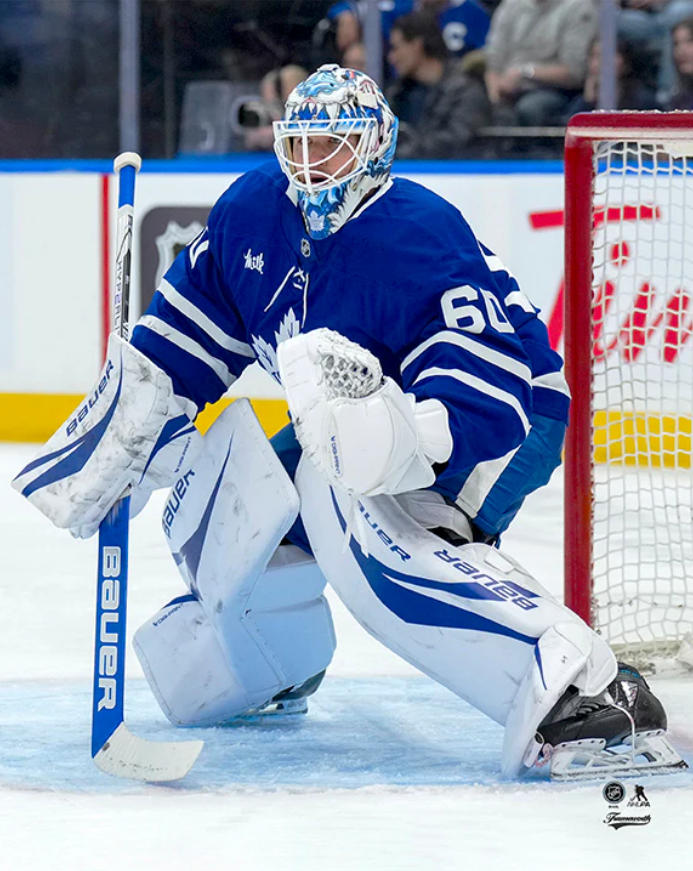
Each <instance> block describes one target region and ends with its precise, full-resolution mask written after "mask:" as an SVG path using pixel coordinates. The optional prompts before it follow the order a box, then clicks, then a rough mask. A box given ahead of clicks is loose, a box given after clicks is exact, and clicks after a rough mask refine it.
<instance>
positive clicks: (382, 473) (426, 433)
mask: <svg viewBox="0 0 693 871" xmlns="http://www.w3.org/2000/svg"><path fill="white" fill-rule="evenodd" d="M277 359H278V362H279V374H280V377H281V380H282V384H283V385H284V389H285V390H286V397H287V401H288V404H289V410H290V411H291V416H292V418H293V423H294V427H295V430H296V437H297V438H298V441H299V442H300V444H301V447H302V448H303V450H304V452H305V453H306V455H307V456H308V457H309V458H310V459H311V460H312V462H313V463H314V465H315V466H316V468H317V469H318V471H319V472H320V474H321V475H322V477H323V478H324V479H325V480H326V481H327V482H328V483H329V484H331V485H333V486H334V485H337V486H340V487H342V488H344V489H345V490H347V491H349V492H351V493H357V494H359V495H363V496H375V495H378V494H380V493H388V494H395V493H404V492H407V491H409V490H420V489H423V488H425V487H430V486H431V484H433V482H434V481H435V473H434V471H433V468H432V466H433V464H434V463H443V462H445V461H446V460H448V459H449V457H450V454H451V453H452V436H451V434H450V428H449V425H448V413H447V409H446V408H445V406H444V405H443V403H442V402H440V401H439V400H437V399H426V400H424V401H423V402H417V401H416V399H415V398H414V396H413V395H412V394H410V393H403V392H402V390H401V388H400V387H399V386H398V385H397V384H396V383H395V382H394V381H393V380H392V378H383V374H382V369H381V366H380V363H379V361H378V360H377V358H376V357H374V356H373V354H371V353H370V351H367V350H366V349H365V348H362V347H361V346H360V345H357V344H356V343H355V342H351V341H350V340H349V339H346V338H345V337H344V336H341V335H340V334H339V333H335V332H333V331H332V330H328V329H319V330H313V331H311V332H309V333H305V334H303V335H299V336H295V337H293V338H291V339H288V340H287V341H285V342H282V343H281V344H280V345H279V347H278V348H277Z"/></svg>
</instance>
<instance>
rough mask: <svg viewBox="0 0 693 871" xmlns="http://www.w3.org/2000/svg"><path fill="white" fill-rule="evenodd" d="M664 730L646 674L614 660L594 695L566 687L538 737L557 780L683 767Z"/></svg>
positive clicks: (664, 721)
mask: <svg viewBox="0 0 693 871" xmlns="http://www.w3.org/2000/svg"><path fill="white" fill-rule="evenodd" d="M666 728H667V717H666V713H665V711H664V707H663V706H662V703H661V702H660V701H659V699H658V698H657V697H656V696H655V695H654V693H653V692H652V690H651V689H650V687H649V686H648V684H647V681H646V680H645V678H644V677H643V676H642V675H641V674H640V672H639V671H638V670H637V669H635V668H633V666H630V665H625V664H624V663H622V662H619V664H618V673H617V675H616V677H615V678H614V680H613V681H612V682H611V683H610V684H609V686H608V687H607V688H606V690H605V691H604V692H603V693H601V694H600V695H599V696H593V697H586V696H581V695H579V694H578V691H577V689H576V688H575V687H572V686H571V687H568V689H567V690H566V691H565V693H563V695H562V696H561V698H560V699H559V700H558V702H557V703H556V704H555V705H554V707H553V708H552V710H551V711H550V712H549V714H548V715H547V716H546V717H545V718H544V720H543V722H542V723H541V725H540V726H539V728H538V730H537V732H538V734H537V740H538V741H539V742H541V743H542V744H543V748H542V756H543V759H544V761H548V760H549V759H550V760H551V776H552V777H554V778H558V779H569V778H573V777H594V776H597V775H600V774H605V773H609V772H613V773H618V774H620V775H622V776H626V775H628V774H633V775H635V774H642V773H645V772H646V771H648V772H649V771H655V770H656V771H657V772H660V771H662V770H681V769H683V768H687V767H688V766H687V765H686V763H685V762H684V761H683V759H681V757H680V756H679V755H678V754H677V753H676V751H675V750H674V749H673V748H672V747H671V745H670V744H669V741H668V739H667V738H666V737H665V735H664V733H665V731H666Z"/></svg>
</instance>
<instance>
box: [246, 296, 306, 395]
mask: <svg viewBox="0 0 693 871" xmlns="http://www.w3.org/2000/svg"><path fill="white" fill-rule="evenodd" d="M300 332H301V325H300V324H299V322H298V318H297V317H296V315H295V314H294V310H293V309H292V308H290V309H289V311H288V312H287V313H286V314H285V315H284V317H283V318H282V321H281V323H280V325H279V330H278V331H275V333H274V339H275V341H276V343H277V345H278V344H279V343H280V342H285V341H286V340H287V339H291V338H293V336H297V335H298V334H299V333H300ZM253 348H254V349H255V353H256V354H257V358H258V360H259V361H260V363H261V364H262V366H263V368H264V369H266V370H267V371H268V372H269V374H270V375H271V376H272V378H274V380H275V381H277V382H278V383H279V384H281V383H282V382H281V378H280V377H279V363H278V362H277V351H276V346H275V347H274V348H273V347H272V345H270V343H269V342H267V341H265V339H263V338H262V336H253Z"/></svg>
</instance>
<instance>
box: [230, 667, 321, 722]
mask: <svg viewBox="0 0 693 871" xmlns="http://www.w3.org/2000/svg"><path fill="white" fill-rule="evenodd" d="M324 677H325V672H324V671H321V672H320V673H319V674H316V675H313V677H309V678H308V679H307V680H304V681H303V683H302V684H298V685H297V686H293V687H289V688H288V689H285V690H282V691H281V692H280V693H277V695H276V696H273V697H272V698H271V699H270V700H269V701H268V702H265V704H264V705H260V706H259V707H257V708H249V709H248V710H247V711H244V712H243V713H242V714H239V715H238V716H237V717H235V718H234V719H239V720H251V719H255V718H256V717H273V716H277V715H280V716H286V715H287V714H305V713H306V712H307V711H308V696H312V695H313V693H314V692H315V691H316V690H317V689H318V687H319V686H320V684H321V683H322V679H323V678H324Z"/></svg>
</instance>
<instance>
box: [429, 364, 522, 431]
mask: <svg viewBox="0 0 693 871" xmlns="http://www.w3.org/2000/svg"><path fill="white" fill-rule="evenodd" d="M439 377H443V378H454V379H455V380H456V381H460V382H461V383H462V384H466V385H467V386H468V387H471V388H472V390H478V391H479V393H484V394H486V396H490V397H491V398H493V399H496V400H498V401H499V402H504V403H505V404H506V405H509V406H510V407H511V408H512V409H513V410H514V411H515V413H516V414H517V416H518V417H519V418H520V421H521V422H522V426H523V428H524V431H525V435H526V434H527V433H528V432H529V420H528V419H527V415H526V414H525V410H524V408H523V407H522V404H521V403H520V401H519V400H518V398H517V397H516V396H513V395H512V393H508V392H507V390H501V389H500V387H495V386H494V385H493V384H489V383H488V381H484V380H483V379H482V378H477V377H476V375H470V374H469V372H463V371H462V370H461V369H440V368H438V367H432V368H430V369H424V371H423V372H422V373H421V374H420V375H419V376H418V378H417V379H416V381H414V384H418V383H419V381H423V380H424V378H439Z"/></svg>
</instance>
